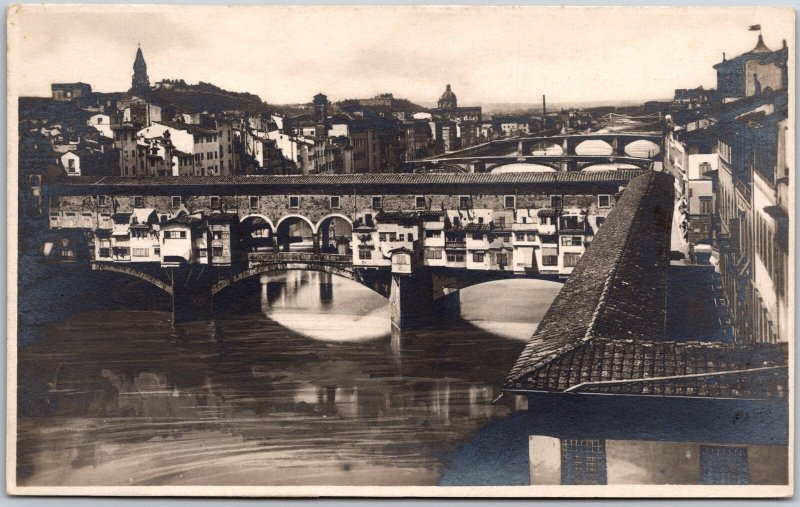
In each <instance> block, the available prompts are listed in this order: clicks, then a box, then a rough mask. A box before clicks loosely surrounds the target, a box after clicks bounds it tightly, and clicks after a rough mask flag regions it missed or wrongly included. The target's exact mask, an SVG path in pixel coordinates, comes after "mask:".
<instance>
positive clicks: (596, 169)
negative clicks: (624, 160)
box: [581, 163, 641, 173]
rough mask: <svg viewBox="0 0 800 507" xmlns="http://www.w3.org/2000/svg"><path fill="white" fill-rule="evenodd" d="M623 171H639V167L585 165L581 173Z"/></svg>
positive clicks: (608, 164)
mask: <svg viewBox="0 0 800 507" xmlns="http://www.w3.org/2000/svg"><path fill="white" fill-rule="evenodd" d="M624 169H641V167H639V166H637V165H634V164H620V163H603V164H591V165H586V166H584V167H582V168H581V172H585V173H596V172H602V171H621V170H624Z"/></svg>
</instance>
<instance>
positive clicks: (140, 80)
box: [131, 46, 150, 92]
mask: <svg viewBox="0 0 800 507" xmlns="http://www.w3.org/2000/svg"><path fill="white" fill-rule="evenodd" d="M131 89H132V90H134V91H139V92H145V91H148V90H150V78H148V77H147V63H145V61H144V55H143V54H142V48H141V46H140V47H139V48H138V49H137V50H136V59H135V60H134V61H133V78H132V79H131Z"/></svg>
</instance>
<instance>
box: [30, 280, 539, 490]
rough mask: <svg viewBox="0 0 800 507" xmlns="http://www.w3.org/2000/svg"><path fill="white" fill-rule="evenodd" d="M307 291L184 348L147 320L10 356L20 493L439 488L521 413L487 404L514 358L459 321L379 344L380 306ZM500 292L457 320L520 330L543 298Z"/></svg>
mask: <svg viewBox="0 0 800 507" xmlns="http://www.w3.org/2000/svg"><path fill="white" fill-rule="evenodd" d="M310 275H311V274H309V273H305V274H301V275H295V274H288V275H286V276H283V277H275V278H271V279H270V282H271V283H269V284H267V286H266V287H265V289H264V290H265V291H266V297H265V300H262V303H263V304H262V305H261V312H256V313H247V314H240V315H230V316H227V317H224V318H221V319H218V320H217V321H216V322H214V323H206V324H200V325H197V326H187V327H186V328H184V329H182V330H181V332H180V333H176V331H175V330H173V329H172V327H171V326H170V324H169V318H168V315H167V314H165V313H160V312H131V311H114V312H93V313H83V314H78V315H75V316H74V317H72V318H69V319H66V320H64V321H62V322H58V323H56V324H55V325H53V326H50V327H49V328H47V330H46V331H45V332H44V334H43V336H40V337H39V338H38V339H37V341H36V342H35V343H33V344H32V345H30V346H27V347H25V348H22V349H20V367H19V371H20V381H19V400H20V402H19V406H20V418H19V441H18V449H19V466H18V471H19V482H20V484H23V485H25V484H27V485H35V484H50V485H88V484H94V485H112V484H119V485H144V484H265V485H270V484H276V485H280V484H285V485H295V484H297V485H299V484H360V485H404V484H419V485H434V484H436V483H437V481H438V480H439V477H440V473H441V469H442V467H443V465H444V463H445V462H446V461H447V459H448V456H450V455H451V454H452V453H454V452H455V450H456V449H457V448H458V446H459V445H460V444H461V443H462V442H463V441H464V439H465V438H466V437H467V436H468V435H469V434H471V433H472V432H474V431H475V430H476V429H478V428H480V427H481V426H483V425H484V424H486V422H488V421H489V420H491V419H492V418H495V417H502V416H505V415H508V414H511V413H513V412H515V411H516V410H519V409H520V408H524V401H523V400H520V399H505V400H503V401H502V402H501V403H499V404H497V405H492V404H491V402H492V400H493V399H494V398H496V397H497V395H498V394H499V390H498V387H499V385H500V384H501V383H502V380H503V378H504V376H505V374H506V373H507V371H508V368H509V366H510V365H511V364H513V362H514V360H515V358H516V357H517V355H518V354H519V352H520V351H521V349H522V347H523V345H524V344H523V342H522V341H519V340H513V339H507V338H504V337H502V336H500V335H502V333H500V332H498V333H497V334H495V333H491V332H487V331H486V330H484V329H482V328H481V327H478V326H475V325H472V324H471V323H470V322H469V321H457V322H450V323H447V324H442V325H441V326H440V327H438V328H431V329H424V330H419V331H416V332H413V333H404V334H397V333H396V334H395V335H392V333H391V332H390V326H389V313H388V305H387V301H386V300H385V299H384V298H382V297H381V296H379V295H377V294H374V293H372V292H371V291H369V290H368V289H365V288H363V287H361V286H359V285H357V284H354V283H353V282H350V281H348V280H339V279H337V278H335V277H334V278H326V277H325V276H319V275H316V276H310ZM503 283H506V284H508V285H506V286H505V289H504V288H503V287H504V286H503V285H502V284H501V283H499V282H496V283H492V284H485V285H483V286H476V287H473V288H470V289H468V290H465V291H464V292H463V294H462V316H465V317H469V316H471V317H469V318H474V319H477V320H476V321H480V320H484V321H485V320H486V318H487V317H491V316H493V315H494V316H498V317H502V318H508V320H509V322H510V324H509V325H510V326H511V327H512V328H513V327H514V326H520V327H522V326H531V322H530V321H531V320H534V319H538V318H539V317H540V316H541V314H542V313H543V312H544V310H545V308H541V309H534V308H532V307H531V304H530V302H531V301H534V300H535V301H537V302H538V301H539V299H537V298H544V297H545V296H544V295H543V294H544V293H545V292H546V291H540V290H537V287H538V286H537V285H536V283H534V282H528V283H529V288H528V289H524V288H523V287H522V286H521V285H520V286H518V287H517V286H515V285H516V284H517V283H518V282H511V283H510V282H503ZM498 284H499V285H498ZM480 287H483V288H484V291H483V292H481V291H479V290H477V289H479V288H480ZM525 290H528V295H527V296H525V295H524V292H525ZM470 291H474V292H470ZM481 294H482V295H483V297H484V298H486V299H485V300H484V301H481ZM262 295H263V293H262ZM252 296H253V297H254V298H259V294H258V292H257V289H254V292H253V294H252ZM511 299H513V300H514V301H511ZM517 299H519V301H517ZM525 301H527V304H525ZM542 301H544V300H543V299H542ZM477 302H480V304H478V305H476V303H477ZM536 304H538V303H536ZM547 304H549V302H547ZM486 305H489V306H493V307H494V308H495V310H494V311H492V310H491V309H486V308H484V306H486ZM515 305H516V307H517V308H518V310H512V309H511V308H513V307H515ZM545 306H546V305H545ZM517 312H518V313H519V315H515V313H517ZM265 313H266V314H267V315H269V317H267V316H266V315H265ZM512 316H514V318H510V317H512ZM525 320H528V323H525V322H524V321H525ZM534 322H535V321H534ZM290 327H292V328H291V329H290ZM531 329H532V327H531ZM498 331H502V329H500V328H498ZM510 334H513V333H510ZM487 351H489V352H488V353H487Z"/></svg>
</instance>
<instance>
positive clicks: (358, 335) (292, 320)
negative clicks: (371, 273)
mask: <svg viewBox="0 0 800 507" xmlns="http://www.w3.org/2000/svg"><path fill="white" fill-rule="evenodd" d="M285 266H286V264H283V265H282V266H280V267H278V266H275V267H272V266H263V268H262V269H258V270H253V272H252V274H250V275H249V276H247V277H245V278H242V279H240V280H238V281H237V282H236V283H233V284H230V285H227V286H225V287H224V288H221V289H219V290H218V291H217V292H215V294H214V308H215V311H218V312H220V314H222V315H225V314H237V313H245V314H254V313H261V314H263V315H264V316H266V317H267V318H268V319H269V320H271V321H273V322H276V323H278V324H280V325H281V326H283V327H286V328H288V329H290V330H292V331H294V332H296V333H300V334H302V335H305V336H307V337H310V338H313V339H317V340H323V341H341V342H350V341H363V340H371V339H375V338H380V337H384V336H386V334H387V332H389V330H390V320H389V319H390V309H389V308H390V307H389V300H388V298H387V296H386V295H383V294H381V293H379V292H377V291H376V290H375V288H373V287H370V286H369V285H366V284H363V283H360V282H357V281H355V280H353V277H352V276H348V274H347V273H346V272H341V271H338V270H334V269H331V268H330V267H329V266H320V265H313V264H309V265H308V266H301V265H299V264H291V263H290V264H289V267H288V268H286V267H285ZM310 314H313V315H314V318H313V319H309V318H308V316H309V315H310Z"/></svg>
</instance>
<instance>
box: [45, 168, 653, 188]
mask: <svg viewBox="0 0 800 507" xmlns="http://www.w3.org/2000/svg"><path fill="white" fill-rule="evenodd" d="M645 172H646V171H644V170H642V169H625V170H618V171H597V172H583V171H570V172H555V173H552V172H548V173H428V174H407V173H405V174H398V173H372V174H319V175H310V176H161V177H124V176H105V177H100V176H78V177H75V176H73V177H70V178H64V179H63V180H61V181H59V182H57V183H55V185H57V186H58V189H56V193H58V190H61V191H68V189H69V188H71V187H72V188H75V187H85V186H90V187H119V188H124V187H140V188H150V189H157V188H161V187H169V186H180V187H183V188H186V187H192V186H198V187H207V186H215V187H221V186H226V185H231V186H236V187H237V188H241V189H246V188H247V187H258V189H260V190H262V191H263V190H266V189H267V188H269V187H275V188H276V189H278V190H282V189H284V188H286V187H292V186H293V187H301V186H312V187H323V186H343V185H345V186H353V185H359V186H371V185H372V186H374V185H409V186H417V185H419V186H427V185H448V186H455V185H530V184H540V185H543V186H544V185H546V186H548V187H549V186H552V185H561V184H570V183H577V184H588V185H592V184H597V183H608V184H620V185H625V184H626V183H627V182H628V181H629V180H631V179H633V178H635V177H636V176H639V175H641V174H644V173H645Z"/></svg>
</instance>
